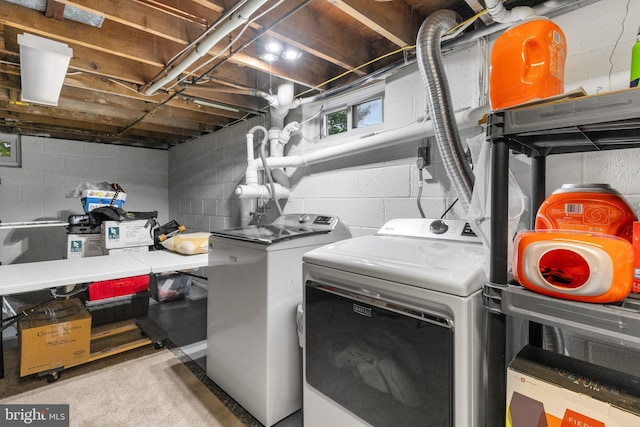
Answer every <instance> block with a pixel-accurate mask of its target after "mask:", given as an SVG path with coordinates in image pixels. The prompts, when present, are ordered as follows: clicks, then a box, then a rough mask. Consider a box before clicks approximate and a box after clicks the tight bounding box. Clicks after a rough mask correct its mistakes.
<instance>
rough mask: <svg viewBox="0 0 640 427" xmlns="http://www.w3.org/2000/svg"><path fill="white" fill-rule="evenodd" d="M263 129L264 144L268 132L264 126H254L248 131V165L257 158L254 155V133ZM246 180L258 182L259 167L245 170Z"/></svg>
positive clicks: (252, 182)
mask: <svg viewBox="0 0 640 427" xmlns="http://www.w3.org/2000/svg"><path fill="white" fill-rule="evenodd" d="M258 130H259V131H262V134H263V138H262V142H261V144H264V143H265V141H266V139H267V135H268V132H267V130H266V129H265V128H264V127H263V126H254V127H252V128H251V129H249V132H247V165H252V164H255V158H254V157H253V134H254V132H256V131H258ZM245 182H246V183H247V184H248V185H254V184H255V185H257V184H258V168H249V167H247V170H246V171H245Z"/></svg>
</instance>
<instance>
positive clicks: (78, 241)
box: [67, 234, 105, 259]
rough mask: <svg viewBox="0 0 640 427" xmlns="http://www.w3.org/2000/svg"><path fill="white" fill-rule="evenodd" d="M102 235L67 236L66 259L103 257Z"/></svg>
mask: <svg viewBox="0 0 640 427" xmlns="http://www.w3.org/2000/svg"><path fill="white" fill-rule="evenodd" d="M104 254H105V250H104V243H103V239H102V234H68V235H67V259H71V258H84V257H92V256H100V255H104Z"/></svg>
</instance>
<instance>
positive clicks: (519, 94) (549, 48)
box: [489, 17, 567, 110]
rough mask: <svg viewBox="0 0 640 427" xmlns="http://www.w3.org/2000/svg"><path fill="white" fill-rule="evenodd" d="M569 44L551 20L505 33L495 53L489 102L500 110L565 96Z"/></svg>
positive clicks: (538, 20) (540, 19)
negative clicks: (561, 95) (566, 61)
mask: <svg viewBox="0 0 640 427" xmlns="http://www.w3.org/2000/svg"><path fill="white" fill-rule="evenodd" d="M566 56H567V41H566V38H565V36H564V33H563V32H562V30H561V29H560V27H558V26H557V25H556V24H554V23H553V22H552V21H550V20H549V19H547V18H543V17H536V18H535V19H532V20H527V21H524V22H522V23H521V24H517V25H515V26H513V27H511V28H509V29H508V30H507V31H505V32H504V33H503V34H502V35H501V36H500V37H498V39H497V40H496V42H495V44H494V45H493V49H492V50H491V70H490V74H489V99H490V103H491V108H492V109H493V110H500V109H503V108H508V107H511V106H514V105H518V104H522V103H525V102H529V101H533V100H536V99H544V98H548V97H550V96H554V95H559V94H561V93H563V92H564V64H565V59H566Z"/></svg>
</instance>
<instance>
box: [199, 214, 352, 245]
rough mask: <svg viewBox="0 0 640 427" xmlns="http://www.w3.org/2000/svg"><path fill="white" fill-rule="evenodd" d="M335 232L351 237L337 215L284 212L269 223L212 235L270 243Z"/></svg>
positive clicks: (214, 232)
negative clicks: (284, 213)
mask: <svg viewBox="0 0 640 427" xmlns="http://www.w3.org/2000/svg"><path fill="white" fill-rule="evenodd" d="M330 232H332V233H335V234H339V235H344V236H345V237H351V234H350V233H349V230H348V228H347V227H346V225H344V224H343V223H342V222H341V221H340V219H339V218H338V217H335V216H329V215H317V214H306V213H302V214H286V215H282V216H280V217H278V218H276V219H275V220H274V221H273V223H271V224H261V225H248V226H245V227H236V228H229V229H227V230H218V231H212V232H211V234H212V235H213V236H219V237H226V238H229V239H235V240H243V241H248V242H254V243H261V244H264V245H271V244H274V243H278V242H282V241H284V240H289V239H295V238H299V237H307V236H313V235H318V234H327V233H330Z"/></svg>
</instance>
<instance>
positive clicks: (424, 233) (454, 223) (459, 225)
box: [377, 218, 482, 243]
mask: <svg viewBox="0 0 640 427" xmlns="http://www.w3.org/2000/svg"><path fill="white" fill-rule="evenodd" d="M377 234H385V235H393V236H406V237H423V238H429V239H444V240H455V241H460V242H469V243H482V242H481V240H480V238H479V237H478V236H477V235H476V233H474V232H473V230H472V229H471V227H470V226H469V223H468V222H466V221H462V220H457V219H425V218H399V219H392V220H390V221H388V222H387V223H386V224H385V225H383V226H382V228H380V230H378V233H377Z"/></svg>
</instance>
